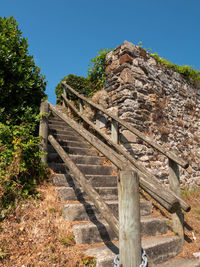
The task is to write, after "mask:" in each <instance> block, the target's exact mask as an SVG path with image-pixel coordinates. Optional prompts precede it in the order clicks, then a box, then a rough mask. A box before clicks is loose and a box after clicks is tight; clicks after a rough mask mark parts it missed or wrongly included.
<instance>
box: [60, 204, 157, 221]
mask: <svg viewBox="0 0 200 267" xmlns="http://www.w3.org/2000/svg"><path fill="white" fill-rule="evenodd" d="M105 202H106V204H107V205H108V206H109V208H110V209H111V210H112V212H113V213H114V215H115V216H116V217H117V218H118V201H117V200H115V201H113V200H109V201H105ZM151 213H152V204H151V202H149V201H144V200H141V201H140V214H141V216H147V215H150V214H151ZM63 216H64V218H65V219H66V220H68V221H88V220H94V219H96V220H101V219H103V217H102V215H101V214H100V213H99V212H98V211H97V210H96V208H95V206H94V204H93V203H90V202H89V201H88V202H87V203H86V202H83V203H72V204H71V203H69V204H65V205H63Z"/></svg>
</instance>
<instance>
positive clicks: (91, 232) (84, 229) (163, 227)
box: [73, 217, 169, 245]
mask: <svg viewBox="0 0 200 267" xmlns="http://www.w3.org/2000/svg"><path fill="white" fill-rule="evenodd" d="M166 221H167V220H166V219H159V218H151V217H141V237H145V236H155V235H162V234H166V233H167V232H168V230H169V227H168V225H167V224H166ZM73 233H74V235H75V241H76V244H79V245H80V244H93V243H100V242H108V241H116V240H117V237H116V235H115V234H114V232H113V231H112V230H111V228H110V227H109V225H108V224H107V223H106V222H105V221H95V220H94V221H92V222H85V223H79V224H75V225H74V226H73Z"/></svg>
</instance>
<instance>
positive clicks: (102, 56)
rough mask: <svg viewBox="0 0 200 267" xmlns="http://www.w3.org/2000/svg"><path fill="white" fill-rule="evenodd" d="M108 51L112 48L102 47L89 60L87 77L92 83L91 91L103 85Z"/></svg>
mask: <svg viewBox="0 0 200 267" xmlns="http://www.w3.org/2000/svg"><path fill="white" fill-rule="evenodd" d="M110 51H112V49H102V50H100V51H99V52H98V53H97V56H96V57H94V58H93V59H92V60H91V61H90V64H89V69H88V78H89V80H90V81H91V83H92V87H93V92H95V91H98V90H100V89H102V88H103V87H105V83H106V75H105V70H106V55H107V54H108V53H109V52H110Z"/></svg>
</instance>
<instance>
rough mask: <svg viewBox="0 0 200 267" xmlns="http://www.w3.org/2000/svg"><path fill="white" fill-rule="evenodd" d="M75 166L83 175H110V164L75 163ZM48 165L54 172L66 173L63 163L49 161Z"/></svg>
mask: <svg viewBox="0 0 200 267" xmlns="http://www.w3.org/2000/svg"><path fill="white" fill-rule="evenodd" d="M76 166H77V168H78V169H79V170H80V171H81V172H82V173H83V174H85V175H93V174H94V175H111V174H112V171H113V169H112V167H111V166H101V165H90V164H87V165H86V164H76ZM49 167H50V168H51V169H52V170H53V171H54V172H56V173H68V169H67V167H66V165H65V164H64V163H49Z"/></svg>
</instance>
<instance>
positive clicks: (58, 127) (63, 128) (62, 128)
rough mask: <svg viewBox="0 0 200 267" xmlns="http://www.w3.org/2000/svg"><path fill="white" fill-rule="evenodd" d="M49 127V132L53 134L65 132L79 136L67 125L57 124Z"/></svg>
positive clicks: (51, 124)
mask: <svg viewBox="0 0 200 267" xmlns="http://www.w3.org/2000/svg"><path fill="white" fill-rule="evenodd" d="M48 127H49V131H50V132H51V131H52V132H57V131H58V132H60V131H61V133H62V131H64V132H73V133H75V134H77V132H76V131H75V130H73V129H72V128H71V127H70V126H69V125H67V124H65V125H64V124H59V123H58V124H56V123H49V124H48Z"/></svg>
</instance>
